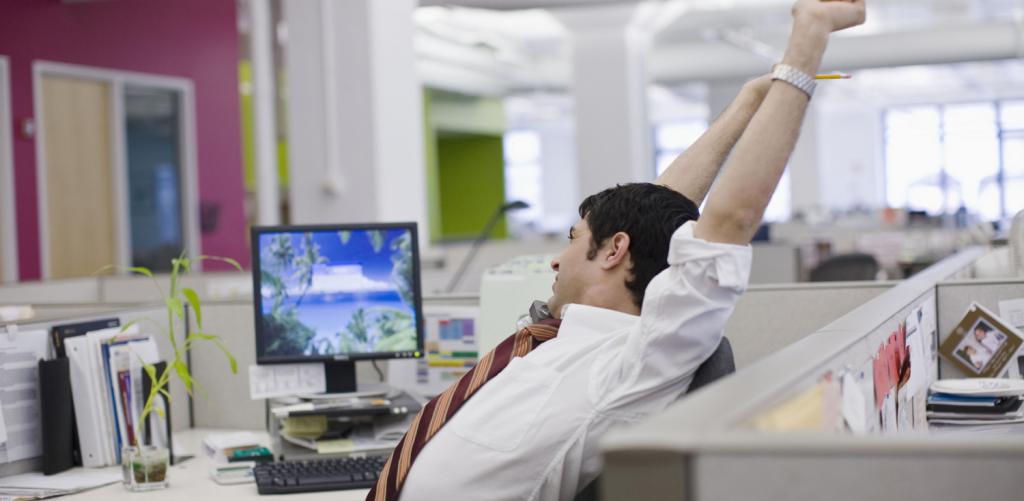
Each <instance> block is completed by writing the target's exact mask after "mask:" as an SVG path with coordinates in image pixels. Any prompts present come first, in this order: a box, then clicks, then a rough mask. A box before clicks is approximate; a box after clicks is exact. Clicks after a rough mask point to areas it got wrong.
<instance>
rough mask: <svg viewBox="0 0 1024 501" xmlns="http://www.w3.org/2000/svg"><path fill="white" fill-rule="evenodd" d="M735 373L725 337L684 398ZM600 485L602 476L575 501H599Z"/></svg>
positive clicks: (699, 370)
mask: <svg viewBox="0 0 1024 501" xmlns="http://www.w3.org/2000/svg"><path fill="white" fill-rule="evenodd" d="M733 372H736V361H735V360H734V359H733V356H732V344H730V343H729V338H726V337H723V338H722V342H720V343H718V348H716V349H715V351H714V353H712V354H711V356H710V357H708V358H707V359H706V360H704V362H703V363H701V364H700V366H699V367H697V372H695V373H694V374H693V381H691V382H690V387H689V388H687V390H686V393H684V394H683V397H685V396H686V395H689V394H690V393H693V392H694V391H696V390H697V389H698V388H700V387H702V386H706V385H708V384H710V383H713V382H714V381H715V380H717V379H720V378H722V377H724V376H728V375H729V374H732V373H733ZM680 398H682V397H680ZM600 483H601V476H600V475H598V476H597V478H595V479H594V481H593V482H590V484H589V485H587V486H586V487H584V488H583V490H582V491H580V492H579V493H578V494H576V497H575V501H597V500H598V499H601V496H600V492H599V490H598V486H599V485H600Z"/></svg>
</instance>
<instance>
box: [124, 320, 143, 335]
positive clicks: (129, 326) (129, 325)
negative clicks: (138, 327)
mask: <svg viewBox="0 0 1024 501" xmlns="http://www.w3.org/2000/svg"><path fill="white" fill-rule="evenodd" d="M141 321H142V319H141V318H136V319H135V320H132V321H131V322H128V323H125V324H124V325H122V326H121V333H122V334H124V333H125V332H128V329H131V328H132V326H133V325H135V324H137V323H139V322H141Z"/></svg>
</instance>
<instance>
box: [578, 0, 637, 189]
mask: <svg viewBox="0 0 1024 501" xmlns="http://www.w3.org/2000/svg"><path fill="white" fill-rule="evenodd" d="M637 11H638V7H635V6H614V7H601V8H588V9H579V10H578V11H575V10H574V11H566V12H564V13H559V14H558V17H559V19H560V20H561V21H562V22H563V23H564V24H565V25H566V27H567V28H568V29H569V31H570V34H571V40H572V51H573V54H572V72H573V74H572V95H573V99H574V101H575V110H576V113H575V129H576V158H577V165H578V179H579V182H578V186H579V189H580V192H579V193H580V196H582V197H586V196H589V195H591V194H593V193H596V192H598V191H601V190H603V189H605V188H608V187H611V186H614V185H615V184H616V183H626V182H634V181H650V180H652V179H653V178H654V160H653V156H652V153H651V145H650V135H651V134H650V128H651V125H650V123H648V117H647V83H648V82H647V69H646V59H647V51H648V46H649V36H648V33H647V32H645V31H643V30H641V29H639V28H638V27H637V26H636V25H635V23H634V19H635V17H636V14H637Z"/></svg>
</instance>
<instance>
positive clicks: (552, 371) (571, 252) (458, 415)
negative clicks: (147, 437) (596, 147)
mask: <svg viewBox="0 0 1024 501" xmlns="http://www.w3.org/2000/svg"><path fill="white" fill-rule="evenodd" d="M793 21H794V22H793V28H792V32H791V35H790V38H789V45H788V47H787V49H786V52H785V56H784V57H783V59H782V61H781V63H780V64H779V65H777V66H776V68H775V70H774V72H773V74H772V77H771V78H769V77H762V78H759V79H757V80H754V81H752V82H750V83H748V84H747V85H745V86H744V88H743V90H742V91H741V92H740V95H739V96H738V97H737V99H736V100H735V101H734V102H733V103H732V105H730V107H729V108H728V109H727V110H726V111H725V112H724V113H723V114H722V116H721V117H719V119H718V120H717V121H716V122H715V123H714V125H712V126H711V128H710V129H709V130H708V131H707V133H705V134H704V136H703V137H701V139H699V140H698V141H697V143H695V144H694V145H693V146H692V147H691V148H690V149H688V150H687V151H686V152H685V153H683V154H682V155H681V156H680V157H679V158H678V159H676V161H675V162H673V163H672V165H671V166H670V167H669V169H668V170H667V171H666V172H665V173H664V174H663V175H662V176H661V177H660V178H659V179H658V180H657V182H656V183H655V184H646V183H637V184H628V185H623V186H617V187H614V188H609V189H607V190H605V191H602V192H600V193H597V194H595V195H592V196H590V197H588V198H587V199H586V200H584V201H583V203H582V204H581V205H580V208H579V212H580V221H579V222H577V223H576V224H575V225H574V226H573V227H572V229H571V230H570V231H569V244H568V247H567V248H566V249H565V251H564V252H562V254H560V255H559V256H558V257H557V258H555V260H554V261H552V262H551V267H552V269H554V270H555V271H556V272H557V276H556V278H555V283H554V285H553V286H552V288H553V291H554V294H553V296H552V297H551V299H550V301H549V303H548V305H549V309H550V312H551V313H552V315H553V318H547V319H539V318H538V319H537V321H536V323H534V324H533V325H531V326H529V327H526V328H524V329H523V330H521V331H520V332H518V333H516V334H514V335H513V336H512V337H510V338H508V339H506V340H505V341H504V342H502V343H501V344H499V345H498V347H497V348H495V350H494V351H492V352H491V353H489V354H488V355H486V356H485V357H484V358H483V359H481V361H480V363H479V364H478V365H477V366H476V367H475V368H474V369H473V370H472V371H470V372H469V373H468V374H466V375H465V376H464V377H463V378H462V379H461V380H460V381H459V382H458V383H456V384H455V385H454V386H452V387H451V388H449V389H448V390H446V391H445V392H444V393H442V394H441V395H440V396H438V397H437V398H435V399H434V400H432V401H431V402H430V403H429V404H427V405H426V406H425V407H424V408H423V410H422V411H421V413H420V414H419V415H418V416H417V417H416V420H415V422H414V423H413V424H412V426H411V427H410V429H409V431H408V432H407V433H406V436H405V438H403V439H402V442H401V443H400V444H399V445H398V447H397V448H396V449H395V451H394V452H393V453H392V456H391V458H390V460H389V461H388V463H387V464H386V465H385V467H384V470H383V471H382V472H381V474H380V479H379V481H378V483H377V485H376V487H374V489H373V490H371V491H370V494H369V495H368V497H367V499H377V500H385V499H399V497H400V498H401V499H402V500H420V499H422V500H441V499H452V500H456V499H457V500H474V499H488V500H499V499H500V500H504V499H509V500H513V499H514V500H521V499H528V500H534V499H543V500H555V499H559V500H571V499H572V498H573V497H574V496H575V495H576V493H577V491H579V490H580V489H581V488H583V487H585V486H586V485H587V484H588V483H590V482H591V481H592V480H593V479H594V478H595V477H596V476H597V474H598V473H599V471H600V455H599V450H598V441H599V439H600V438H601V437H602V436H603V435H604V434H605V433H606V432H607V431H608V430H609V429H610V428H612V427H615V426H621V425H626V424H630V423H635V422H637V421H639V420H641V419H643V418H645V417H647V416H650V415H652V414H655V413H657V412H660V411H662V410H663V409H665V408H666V407H667V406H668V405H669V404H671V403H672V402H674V401H675V400H676V399H678V398H679V397H680V396H681V395H683V394H684V393H686V390H687V388H688V387H689V385H690V382H691V381H692V379H693V374H694V372H695V371H696V370H697V367H698V366H699V365H700V364H701V363H702V362H703V361H704V360H705V359H706V358H707V357H708V356H710V355H711V353H713V352H714V350H715V349H716V348H717V346H718V344H719V342H720V341H721V338H722V330H723V328H724V326H725V322H726V320H727V319H728V318H729V315H730V314H731V313H732V310H733V306H734V305H735V304H736V300H737V299H738V298H739V296H740V294H742V293H743V291H744V290H745V288H746V285H747V279H748V276H749V273H750V259H751V258H750V246H749V245H748V244H749V243H750V239H751V238H752V237H753V235H754V232H755V231H756V230H757V227H758V225H759V224H760V222H761V217H762V215H763V213H764V210H765V207H766V206H767V205H768V202H769V200H770V199H771V197H772V193H774V191H775V188H776V186H777V185H778V182H779V178H780V177H781V176H782V173H783V170H784V169H785V166H786V163H787V161H788V160H789V156H790V154H791V153H792V151H793V146H794V144H795V143H796V140H797V136H798V134H799V131H800V125H801V123H802V122H803V118H804V114H805V112H806V110H807V104H808V101H809V98H810V96H811V94H812V93H813V82H814V80H813V77H812V76H813V75H814V74H815V73H817V71H818V67H819V65H820V63H821V58H822V54H823V53H824V51H825V46H826V45H827V42H828V37H829V33H831V32H833V31H837V30H841V29H845V28H848V27H851V26H855V25H858V24H861V23H862V22H863V21H864V0H832V1H829V0H799V1H797V2H796V4H795V5H794V7H793ZM734 146H735V147H734ZM730 152H731V156H730V157H729V162H728V165H727V167H726V168H725V169H724V170H723V172H722V174H721V176H720V178H719V179H718V183H717V184H716V186H715V190H714V192H713V193H712V194H711V197H710V198H709V199H708V202H707V207H706V208H705V210H704V214H703V215H702V216H701V217H700V219H699V220H697V215H698V214H697V207H698V206H699V205H700V203H701V202H702V201H703V200H704V196H705V194H706V193H707V192H708V190H709V187H710V186H711V183H712V181H714V179H715V178H716V175H717V174H718V171H719V168H720V166H721V165H722V164H723V162H724V161H725V158H726V157H727V156H729V153H730Z"/></svg>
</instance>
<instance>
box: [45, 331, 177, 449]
mask: <svg viewBox="0 0 1024 501" xmlns="http://www.w3.org/2000/svg"><path fill="white" fill-rule="evenodd" d="M62 347H63V348H64V350H65V353H66V356H67V358H68V360H69V365H70V379H71V394H72V400H73V402H74V408H75V421H76V423H75V424H76V427H77V430H78V437H79V442H80V446H81V451H82V463H83V465H84V466H87V467H102V466H109V465H114V464H118V463H120V462H121V449H122V447H124V446H126V445H139V441H140V440H144V439H145V438H146V433H145V432H146V428H148V427H147V426H146V424H144V423H140V421H139V420H140V417H141V414H142V410H143V406H144V403H145V400H146V396H147V395H148V389H149V388H148V387H149V384H148V383H149V381H148V379H147V377H146V375H145V372H144V371H143V370H142V364H143V363H147V364H154V365H157V367H159V369H158V372H159V371H160V370H162V365H163V364H162V363H161V362H160V356H159V353H158V350H157V345H156V341H155V340H154V339H153V338H152V337H151V336H148V335H146V334H143V333H141V332H140V331H139V329H138V328H137V326H132V327H131V328H129V329H124V330H122V329H121V328H120V327H113V328H107V329H100V330H95V331H91V332H88V333H86V334H84V335H80V336H75V337H68V338H66V339H64V340H63V346H62ZM156 407H159V408H160V411H161V412H162V413H163V414H164V415H165V416H166V412H167V409H166V402H163V401H159V402H158V403H157V405H156ZM151 416H152V415H151ZM154 419H157V418H154ZM156 428H157V429H156V430H151V431H153V433H152V435H151V436H150V437H149V438H150V440H149V441H148V442H149V443H151V444H153V445H162V446H168V445H169V444H168V441H169V438H168V435H167V433H166V432H165V430H166V423H161V424H160V425H158V426H157V427H156Z"/></svg>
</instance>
